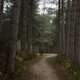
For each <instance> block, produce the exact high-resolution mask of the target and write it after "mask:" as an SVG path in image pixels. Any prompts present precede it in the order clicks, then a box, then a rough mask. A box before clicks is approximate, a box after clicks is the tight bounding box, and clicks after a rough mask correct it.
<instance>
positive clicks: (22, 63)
mask: <svg viewBox="0 0 80 80" xmlns="http://www.w3.org/2000/svg"><path fill="white" fill-rule="evenodd" d="M40 58H41V56H33V55H32V56H30V55H29V56H27V58H24V57H21V56H19V55H17V56H16V73H15V74H16V79H15V80H20V78H21V76H22V75H23V73H24V71H25V70H27V69H29V67H30V66H31V65H32V64H33V63H34V62H36V61H38V60H39V59H40Z"/></svg>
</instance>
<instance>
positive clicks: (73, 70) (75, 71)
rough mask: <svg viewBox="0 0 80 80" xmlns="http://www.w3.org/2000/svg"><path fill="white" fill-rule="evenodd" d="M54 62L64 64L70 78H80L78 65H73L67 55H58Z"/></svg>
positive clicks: (74, 79)
mask: <svg viewBox="0 0 80 80" xmlns="http://www.w3.org/2000/svg"><path fill="white" fill-rule="evenodd" d="M56 63H59V64H62V65H63V66H64V68H65V70H66V72H68V73H69V75H70V76H71V79H72V80H80V66H79V65H75V64H74V63H73V61H72V60H71V59H70V58H69V57H66V56H65V55H59V56H57V58H56Z"/></svg>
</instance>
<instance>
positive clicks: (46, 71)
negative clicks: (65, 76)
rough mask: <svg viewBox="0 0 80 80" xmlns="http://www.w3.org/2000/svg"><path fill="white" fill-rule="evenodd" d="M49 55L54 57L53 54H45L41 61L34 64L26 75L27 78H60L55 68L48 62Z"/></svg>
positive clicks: (37, 79)
mask: <svg viewBox="0 0 80 80" xmlns="http://www.w3.org/2000/svg"><path fill="white" fill-rule="evenodd" d="M53 56H55V55H53ZM48 57H52V55H45V56H44V57H43V58H41V59H40V60H39V61H37V62H36V63H34V64H32V66H30V68H29V71H28V73H27V74H26V75H25V80H59V79H58V77H57V75H56V71H55V69H53V68H52V67H51V66H50V65H49V64H48V62H47V58H48ZM26 77H27V78H26Z"/></svg>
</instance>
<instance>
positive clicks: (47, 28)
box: [0, 0, 80, 80]
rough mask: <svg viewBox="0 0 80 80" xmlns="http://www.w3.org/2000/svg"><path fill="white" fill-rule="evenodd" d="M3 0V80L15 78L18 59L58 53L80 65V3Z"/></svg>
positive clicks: (0, 68) (0, 70)
mask: <svg viewBox="0 0 80 80" xmlns="http://www.w3.org/2000/svg"><path fill="white" fill-rule="evenodd" d="M49 4H50V5H52V6H53V5H54V4H55V5H56V8H53V7H46V3H45V1H44V7H43V12H42V13H40V12H39V11H38V10H39V0H0V80H12V79H14V76H15V72H16V71H15V66H16V58H18V56H22V57H24V59H30V58H32V57H33V56H35V55H36V54H37V53H41V54H42V53H54V52H56V53H58V54H59V55H65V56H67V57H69V58H70V59H71V60H72V61H73V63H74V64H75V65H80V1H79V0H50V1H49Z"/></svg>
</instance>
